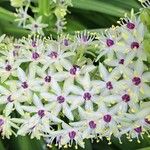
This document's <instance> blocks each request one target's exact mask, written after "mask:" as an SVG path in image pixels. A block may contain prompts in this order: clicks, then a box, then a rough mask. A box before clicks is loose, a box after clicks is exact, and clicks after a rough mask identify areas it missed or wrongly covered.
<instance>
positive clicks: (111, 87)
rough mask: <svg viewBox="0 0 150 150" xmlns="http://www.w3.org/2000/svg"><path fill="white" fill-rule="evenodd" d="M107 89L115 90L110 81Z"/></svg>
mask: <svg viewBox="0 0 150 150" xmlns="http://www.w3.org/2000/svg"><path fill="white" fill-rule="evenodd" d="M106 88H107V89H109V90H111V89H113V85H112V83H111V82H110V81H108V82H107V83H106Z"/></svg>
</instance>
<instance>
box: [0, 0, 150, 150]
mask: <svg viewBox="0 0 150 150" xmlns="http://www.w3.org/2000/svg"><path fill="white" fill-rule="evenodd" d="M43 1H44V0H43ZM72 3H73V7H70V8H69V12H70V13H69V14H68V15H67V21H68V23H67V30H66V31H65V32H69V33H73V32H74V31H77V30H84V29H88V30H97V31H100V30H103V29H105V28H108V27H111V26H112V25H116V21H117V20H119V18H120V17H123V15H124V13H129V12H130V10H131V8H134V10H135V12H137V11H138V10H139V8H140V7H141V5H140V3H139V2H138V1H137V0H72ZM13 12H15V9H14V8H13V7H11V6H10V2H9V1H8V0H0V34H3V33H5V34H7V35H11V36H15V37H21V36H24V35H25V36H26V35H27V34H28V31H26V30H24V29H21V28H18V27H17V23H16V22H14V19H15V16H14V15H13ZM73 149H74V148H70V150H73ZM79 149H80V148H79ZM85 149H86V150H136V149H138V150H150V140H149V139H148V137H145V139H144V140H142V139H141V143H140V144H139V143H137V142H136V140H134V141H133V142H129V141H128V140H127V139H126V138H123V144H119V142H118V140H117V139H114V138H113V139H112V144H111V145H108V144H107V140H105V139H104V140H103V141H100V142H99V143H96V142H94V143H91V141H90V140H88V141H86V148H85ZM0 150H47V147H46V144H45V142H44V141H43V140H36V139H33V140H31V139H30V138H29V137H17V138H16V137H14V136H12V137H11V139H10V140H8V139H1V140H0ZM50 150H57V148H56V147H55V146H53V148H50Z"/></svg>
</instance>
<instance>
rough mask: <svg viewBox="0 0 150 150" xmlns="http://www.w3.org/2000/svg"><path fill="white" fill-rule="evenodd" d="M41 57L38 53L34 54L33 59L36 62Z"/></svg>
mask: <svg viewBox="0 0 150 150" xmlns="http://www.w3.org/2000/svg"><path fill="white" fill-rule="evenodd" d="M39 57H40V55H39V54H38V53H37V52H33V53H32V58H33V59H35V60H36V59H37V58H39Z"/></svg>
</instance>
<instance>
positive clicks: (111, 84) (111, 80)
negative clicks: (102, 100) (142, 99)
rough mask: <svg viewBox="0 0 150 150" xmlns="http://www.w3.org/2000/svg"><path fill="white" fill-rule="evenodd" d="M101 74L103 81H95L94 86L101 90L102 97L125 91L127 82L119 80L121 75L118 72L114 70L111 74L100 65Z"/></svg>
mask: <svg viewBox="0 0 150 150" xmlns="http://www.w3.org/2000/svg"><path fill="white" fill-rule="evenodd" d="M99 73H100V76H101V78H102V80H95V81H93V84H94V85H95V88H96V89H99V91H100V92H101V96H106V95H109V94H111V93H116V92H117V91H120V90H123V89H125V88H126V87H125V81H124V80H119V81H117V80H118V79H119V78H120V73H119V71H118V70H112V72H111V73H109V72H108V71H107V69H106V68H105V66H104V65H103V64H102V63H100V64H99Z"/></svg>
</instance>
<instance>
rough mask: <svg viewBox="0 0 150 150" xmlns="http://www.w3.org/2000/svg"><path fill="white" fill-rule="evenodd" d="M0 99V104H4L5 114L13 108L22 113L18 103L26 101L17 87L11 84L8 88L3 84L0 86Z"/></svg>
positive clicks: (7, 114)
mask: <svg viewBox="0 0 150 150" xmlns="http://www.w3.org/2000/svg"><path fill="white" fill-rule="evenodd" d="M0 93H1V100H0V104H6V107H5V110H4V112H5V115H6V116H9V115H10V113H11V112H12V111H13V110H14V109H15V110H16V111H17V112H18V113H19V114H20V115H22V116H23V115H24V112H23V110H22V108H21V105H20V103H23V102H26V101H27V99H26V97H25V96H23V95H22V94H21V93H19V92H18V91H17V87H16V86H15V85H14V84H13V88H12V87H10V90H8V89H6V88H5V87H3V86H0Z"/></svg>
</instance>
